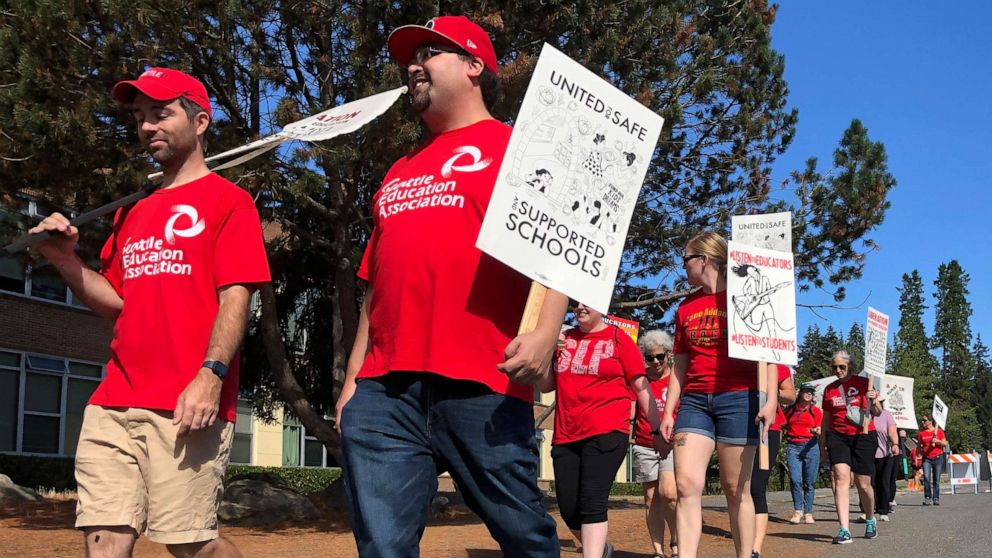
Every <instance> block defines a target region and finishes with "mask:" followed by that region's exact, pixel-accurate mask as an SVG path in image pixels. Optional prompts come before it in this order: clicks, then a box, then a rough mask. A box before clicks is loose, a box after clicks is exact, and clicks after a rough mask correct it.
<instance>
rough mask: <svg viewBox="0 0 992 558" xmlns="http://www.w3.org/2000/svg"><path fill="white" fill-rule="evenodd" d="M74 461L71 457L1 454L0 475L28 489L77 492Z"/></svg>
mask: <svg viewBox="0 0 992 558" xmlns="http://www.w3.org/2000/svg"><path fill="white" fill-rule="evenodd" d="M73 461H74V460H73V459H72V458H71V457H38V456H34V455H2V454H0V473H2V474H4V475H7V476H8V477H10V480H12V481H14V483H16V484H19V485H21V486H25V487H27V488H32V489H38V488H49V489H52V490H56V491H62V490H76V477H75V475H74V473H73V470H74V465H73Z"/></svg>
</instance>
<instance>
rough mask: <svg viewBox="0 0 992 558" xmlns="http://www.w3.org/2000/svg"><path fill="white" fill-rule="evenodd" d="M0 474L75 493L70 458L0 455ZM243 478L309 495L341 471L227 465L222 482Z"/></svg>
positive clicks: (36, 486)
mask: <svg viewBox="0 0 992 558" xmlns="http://www.w3.org/2000/svg"><path fill="white" fill-rule="evenodd" d="M0 474H4V475H7V476H8V477H10V480H12V481H13V482H15V483H16V484H19V485H21V486H25V487H28V488H32V489H39V488H47V489H51V490H54V491H65V490H76V478H75V476H74V473H73V459H72V458H71V457H39V456H33V455H4V454H0ZM246 477H254V478H264V479H265V480H271V481H274V482H278V483H279V484H282V485H283V486H285V487H286V488H290V489H292V490H295V491H297V492H300V493H302V494H310V493H312V492H320V491H321V490H324V489H325V488H327V487H328V486H329V485H330V484H331V483H333V482H334V481H336V480H337V479H338V478H340V477H341V469H338V468H332V469H320V468H309V467H256V466H252V465H229V466H228V467H227V476H226V477H225V482H230V481H231V480H233V479H236V478H246Z"/></svg>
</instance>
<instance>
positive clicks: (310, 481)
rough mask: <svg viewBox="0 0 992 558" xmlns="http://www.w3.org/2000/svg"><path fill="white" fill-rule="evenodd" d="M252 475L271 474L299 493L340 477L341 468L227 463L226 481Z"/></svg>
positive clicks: (313, 490)
mask: <svg viewBox="0 0 992 558" xmlns="http://www.w3.org/2000/svg"><path fill="white" fill-rule="evenodd" d="M253 475H262V476H268V475H272V476H275V477H278V478H279V479H280V480H282V482H283V484H284V485H285V486H286V487H287V488H290V489H292V490H295V491H297V492H299V493H301V494H310V493H313V492H320V491H321V490H324V489H325V488H327V487H328V486H330V485H331V484H332V483H333V482H334V481H336V480H338V479H339V478H341V469H338V468H326V469H325V468H318V467H258V466H255V465H228V467H227V475H226V476H225V477H224V478H225V480H226V481H227V482H230V481H231V480H234V479H236V478H238V477H246V476H247V477H251V476H253Z"/></svg>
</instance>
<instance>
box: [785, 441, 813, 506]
mask: <svg viewBox="0 0 992 558" xmlns="http://www.w3.org/2000/svg"><path fill="white" fill-rule="evenodd" d="M785 457H786V459H787V460H788V462H789V478H790V479H791V480H792V509H794V510H802V512H803V513H813V500H814V499H815V498H816V477H817V476H818V475H819V474H820V445H819V443H818V441H817V439H816V438H812V439H810V440H809V441H807V442H802V443H798V444H793V443H791V442H790V443H788V444H786V446H785Z"/></svg>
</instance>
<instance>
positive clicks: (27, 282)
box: [0, 195, 99, 308]
mask: <svg viewBox="0 0 992 558" xmlns="http://www.w3.org/2000/svg"><path fill="white" fill-rule="evenodd" d="M12 200H13V205H8V206H4V205H0V221H3V222H5V223H15V225H14V228H17V229H21V230H25V229H27V228H29V227H30V226H32V225H33V224H34V223H37V222H38V221H41V220H42V219H43V218H44V217H45V216H47V215H50V214H52V213H53V212H54V211H55V210H54V208H53V207H52V206H50V205H49V204H47V203H46V202H44V201H42V200H33V199H27V198H24V197H20V196H17V195H15V196H14V197H13V198H12ZM63 213H65V212H63ZM67 214H68V215H69V216H70V217H72V216H74V213H72V212H69V213H67ZM87 264H88V265H89V266H90V267H94V264H96V265H99V262H98V261H96V262H87ZM0 291H6V292H10V293H15V294H19V295H25V296H30V297H32V298H37V299H41V300H48V301H51V302H58V303H60V304H70V305H72V306H76V307H77V308H86V305H84V304H83V303H82V302H80V301H79V300H77V299H76V298H75V297H74V296H73V295H72V291H70V290H69V288H68V287H67V286H66V284H65V282H63V281H62V278H61V277H59V274H58V272H56V271H55V269H54V268H53V267H52V266H51V265H49V264H44V263H43V264H32V265H26V264H25V263H24V261H23V260H21V259H19V258H17V257H14V256H9V255H6V254H3V255H0Z"/></svg>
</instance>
